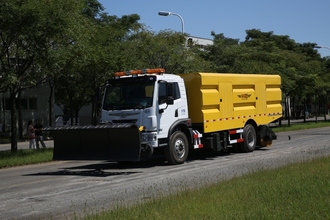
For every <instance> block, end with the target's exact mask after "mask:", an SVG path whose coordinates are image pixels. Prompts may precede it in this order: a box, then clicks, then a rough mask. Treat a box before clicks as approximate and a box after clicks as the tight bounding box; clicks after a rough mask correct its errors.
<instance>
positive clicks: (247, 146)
mask: <svg viewBox="0 0 330 220" xmlns="http://www.w3.org/2000/svg"><path fill="white" fill-rule="evenodd" d="M243 138H244V142H242V143H240V148H241V151H242V152H252V151H254V149H255V148H256V145H257V135H256V130H255V129H254V127H253V125H250V124H247V125H246V126H245V127H244V130H243Z"/></svg>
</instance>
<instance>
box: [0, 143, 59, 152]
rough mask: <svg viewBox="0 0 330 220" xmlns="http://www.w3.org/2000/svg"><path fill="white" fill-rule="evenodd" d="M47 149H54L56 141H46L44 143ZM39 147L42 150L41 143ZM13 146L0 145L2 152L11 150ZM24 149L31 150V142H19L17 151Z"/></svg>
mask: <svg viewBox="0 0 330 220" xmlns="http://www.w3.org/2000/svg"><path fill="white" fill-rule="evenodd" d="M44 142H45V144H46V147H47V148H53V147H54V141H53V140H45V141H44ZM39 147H41V148H42V146H41V144H40V143H39ZM10 149H11V144H10V143H9V144H0V151H5V150H10ZM22 149H29V141H23V142H17V150H22Z"/></svg>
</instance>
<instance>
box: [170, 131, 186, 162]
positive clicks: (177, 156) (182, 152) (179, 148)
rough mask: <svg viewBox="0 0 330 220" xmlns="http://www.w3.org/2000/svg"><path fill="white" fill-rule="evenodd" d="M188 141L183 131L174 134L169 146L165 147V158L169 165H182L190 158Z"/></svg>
mask: <svg viewBox="0 0 330 220" xmlns="http://www.w3.org/2000/svg"><path fill="white" fill-rule="evenodd" d="M188 151H189V146H188V140H187V137H186V135H185V134H184V133H183V132H182V131H176V132H174V133H173V134H172V135H171V137H170V141H169V145H168V146H167V147H165V157H166V160H167V162H168V163H169V164H172V165H176V164H182V163H184V162H185V161H186V160H187V157H188Z"/></svg>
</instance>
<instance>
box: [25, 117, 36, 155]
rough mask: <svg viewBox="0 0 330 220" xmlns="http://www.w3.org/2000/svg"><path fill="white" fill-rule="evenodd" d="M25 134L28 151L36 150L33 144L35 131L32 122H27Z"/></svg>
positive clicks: (34, 143)
mask: <svg viewBox="0 0 330 220" xmlns="http://www.w3.org/2000/svg"><path fill="white" fill-rule="evenodd" d="M27 133H28V139H29V142H30V143H29V149H35V148H36V142H35V138H36V136H35V130H34V127H33V125H32V121H31V120H30V121H28V127H27Z"/></svg>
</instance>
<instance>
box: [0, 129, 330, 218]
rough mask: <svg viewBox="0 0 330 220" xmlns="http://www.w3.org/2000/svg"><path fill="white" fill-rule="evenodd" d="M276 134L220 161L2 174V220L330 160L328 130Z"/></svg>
mask: <svg viewBox="0 0 330 220" xmlns="http://www.w3.org/2000/svg"><path fill="white" fill-rule="evenodd" d="M277 135H278V140H276V141H274V143H273V145H272V146H271V147H270V148H262V149H258V150H255V151H254V152H253V153H239V154H229V155H223V156H217V157H200V156H194V157H190V158H189V160H188V161H187V162H186V163H185V164H182V165H178V166H170V165H167V164H166V163H164V158H162V157H153V158H151V159H149V160H146V161H141V162H139V163H136V164H134V165H132V166H131V167H124V166H121V165H119V164H117V163H113V162H106V161H92V162H90V161H62V162H51V163H46V164H38V165H30V166H24V167H16V168H10V169H2V170H0V177H1V180H0V201H1V202H0V219H2V220H4V219H71V218H72V217H73V216H76V217H77V216H82V215H83V214H84V213H86V212H87V213H92V212H96V211H99V210H102V209H111V208H114V207H116V206H117V205H118V204H128V205H129V204H134V203H136V202H141V201H146V200H148V199H149V198H151V197H154V196H159V195H165V194H168V193H173V192H176V191H178V190H182V189H186V188H191V187H198V186H201V185H205V184H210V183H214V182H218V181H221V180H224V179H228V178H232V177H234V176H240V175H243V174H246V173H249V172H252V171H255V170H258V169H261V168H263V169H271V168H276V167H279V166H283V165H285V164H288V163H292V162H296V161H305V160H310V159H312V158H315V157H321V156H326V155H330V129H329V128H318V129H309V130H304V131H293V132H285V133H278V134H277ZM288 136H290V138H291V139H290V140H289V138H288ZM251 208H253V206H251Z"/></svg>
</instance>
